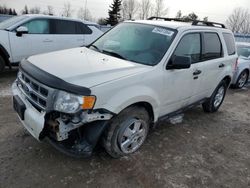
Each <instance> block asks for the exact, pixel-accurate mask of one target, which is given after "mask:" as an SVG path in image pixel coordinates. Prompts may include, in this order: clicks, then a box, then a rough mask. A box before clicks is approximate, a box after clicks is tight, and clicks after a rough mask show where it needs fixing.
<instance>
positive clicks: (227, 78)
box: [222, 76, 232, 87]
mask: <svg viewBox="0 0 250 188" xmlns="http://www.w3.org/2000/svg"><path fill="white" fill-rule="evenodd" d="M222 81H226V83H227V86H228V87H229V86H230V83H231V81H232V78H231V76H225V77H224V78H223V79H222Z"/></svg>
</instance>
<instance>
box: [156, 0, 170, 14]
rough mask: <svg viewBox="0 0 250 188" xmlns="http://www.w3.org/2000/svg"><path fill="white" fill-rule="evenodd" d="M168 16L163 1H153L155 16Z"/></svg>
mask: <svg viewBox="0 0 250 188" xmlns="http://www.w3.org/2000/svg"><path fill="white" fill-rule="evenodd" d="M167 14H168V8H165V3H164V0H155V16H157V17H161V16H166V15H167Z"/></svg>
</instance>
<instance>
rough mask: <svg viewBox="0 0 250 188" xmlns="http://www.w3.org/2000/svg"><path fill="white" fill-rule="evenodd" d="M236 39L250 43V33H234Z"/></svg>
mask: <svg viewBox="0 0 250 188" xmlns="http://www.w3.org/2000/svg"><path fill="white" fill-rule="evenodd" d="M234 37H235V40H236V41H237V42H249V43H250V34H239V33H236V34H234Z"/></svg>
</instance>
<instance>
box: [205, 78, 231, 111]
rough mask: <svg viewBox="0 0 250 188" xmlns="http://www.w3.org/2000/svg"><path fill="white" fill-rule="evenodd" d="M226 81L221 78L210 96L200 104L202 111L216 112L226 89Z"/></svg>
mask: <svg viewBox="0 0 250 188" xmlns="http://www.w3.org/2000/svg"><path fill="white" fill-rule="evenodd" d="M227 87H228V85H227V83H226V81H225V80H223V81H222V82H221V83H220V84H219V85H218V86H217V88H216V89H215V91H214V92H213V94H212V96H211V97H210V98H209V99H208V100H207V101H206V102H204V103H203V104H202V107H203V110H204V112H208V113H214V112H217V111H218V110H219V108H220V106H221V105H222V103H223V101H224V98H225V95H226V91H227Z"/></svg>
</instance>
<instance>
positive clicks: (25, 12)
mask: <svg viewBox="0 0 250 188" xmlns="http://www.w3.org/2000/svg"><path fill="white" fill-rule="evenodd" d="M22 14H29V9H28V7H27V5H25V7H24V9H23V10H22Z"/></svg>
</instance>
